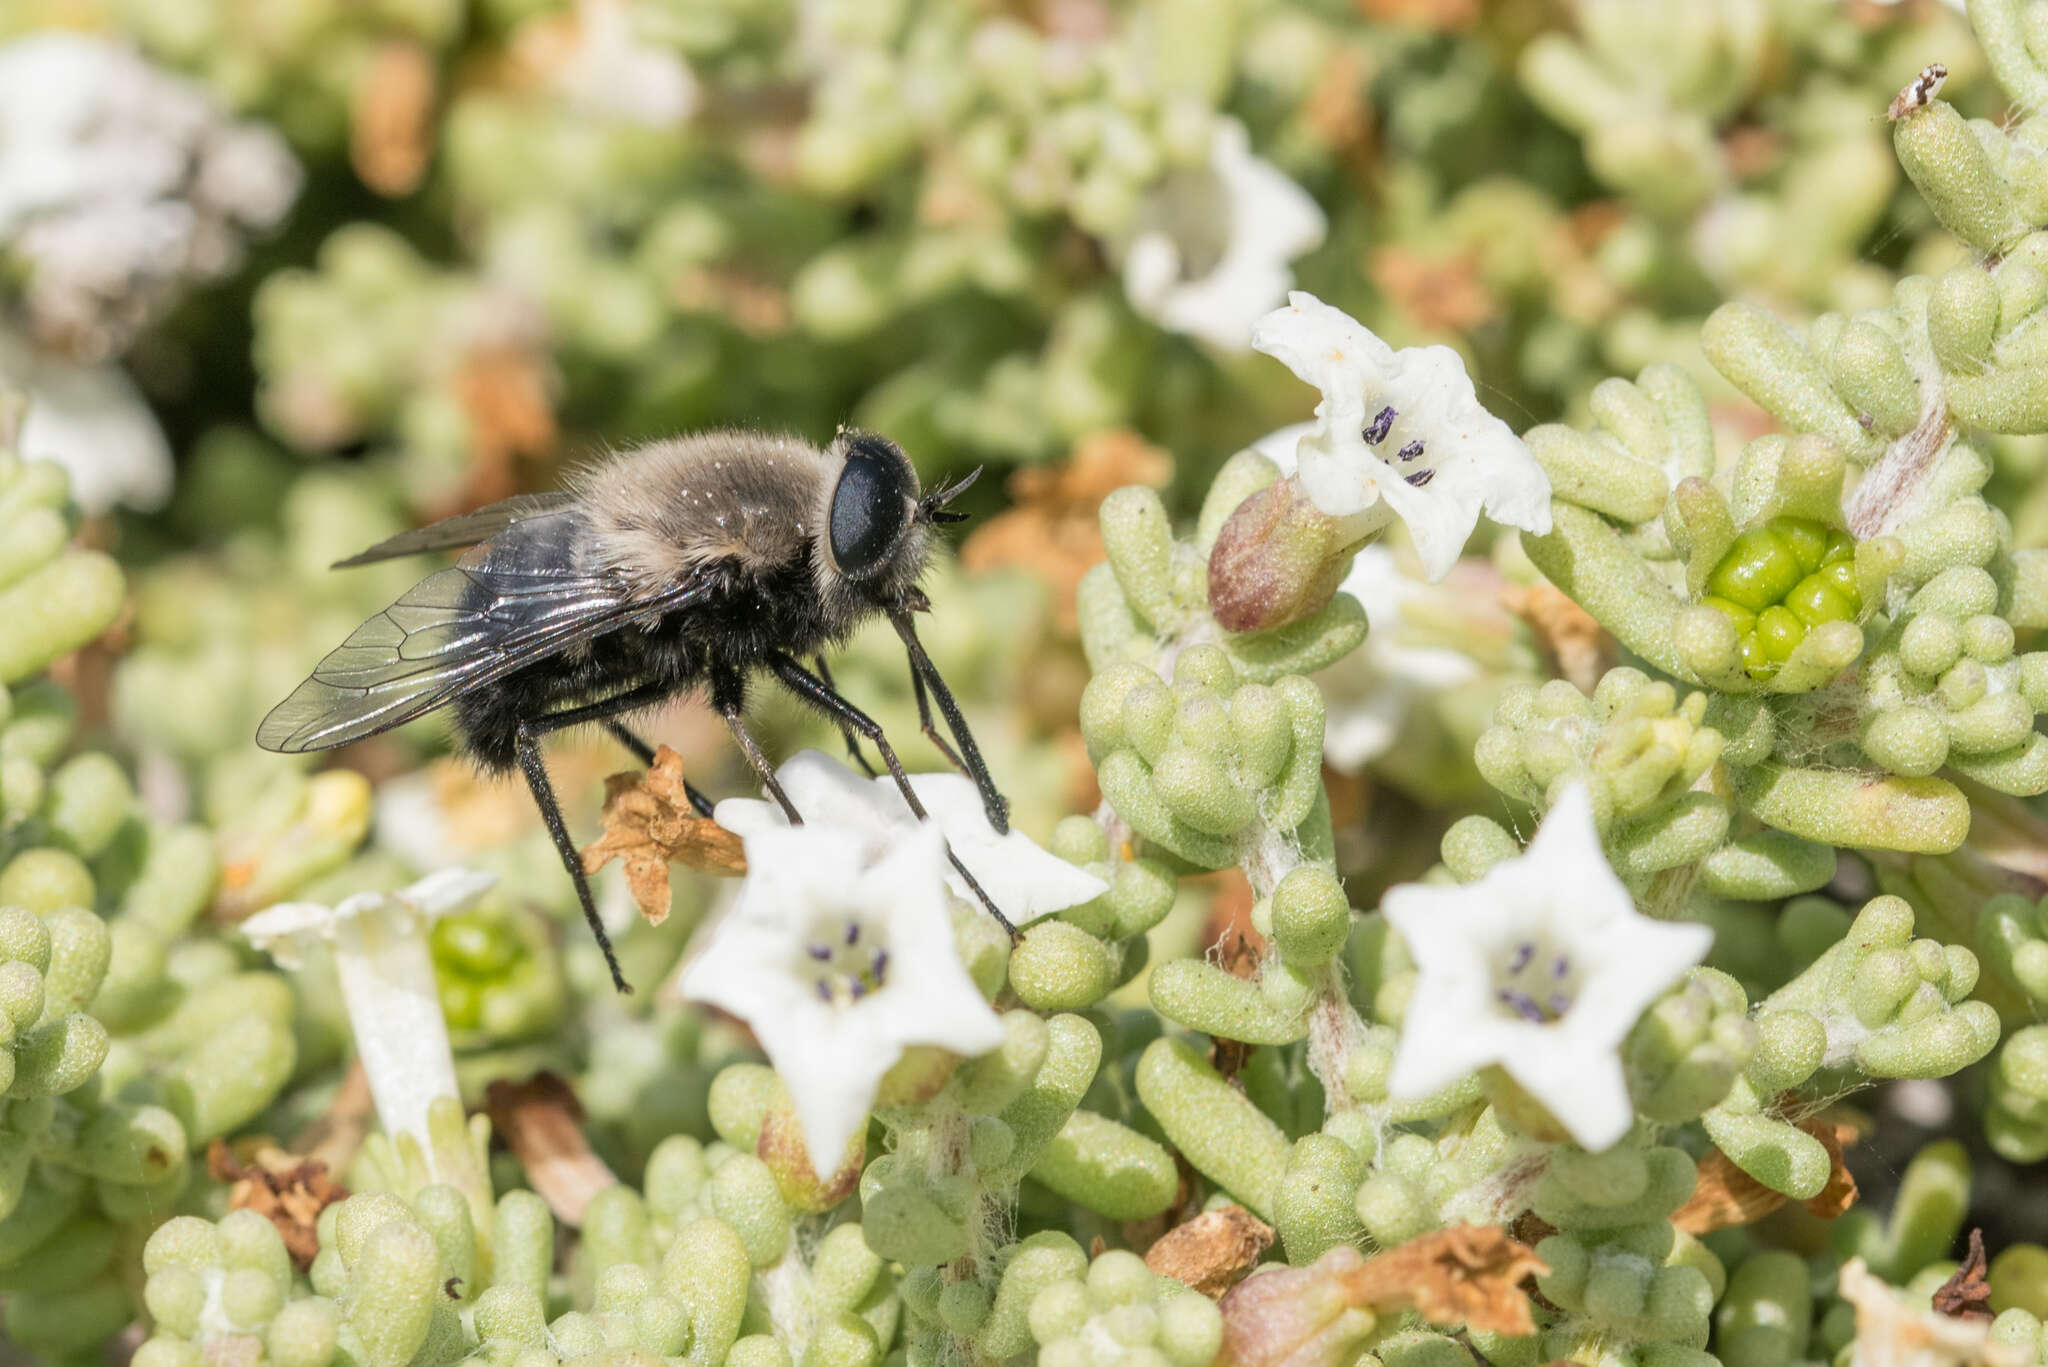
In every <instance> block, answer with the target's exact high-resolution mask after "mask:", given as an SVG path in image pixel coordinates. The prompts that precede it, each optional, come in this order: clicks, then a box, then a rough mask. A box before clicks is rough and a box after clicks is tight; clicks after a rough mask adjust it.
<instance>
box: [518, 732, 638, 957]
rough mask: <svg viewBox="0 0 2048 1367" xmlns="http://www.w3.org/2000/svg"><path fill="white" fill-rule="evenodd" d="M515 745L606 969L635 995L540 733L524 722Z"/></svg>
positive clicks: (534, 798)
mask: <svg viewBox="0 0 2048 1367" xmlns="http://www.w3.org/2000/svg"><path fill="white" fill-rule="evenodd" d="M513 745H514V748H515V749H516V751H517V753H518V756H519V769H520V772H522V773H524V774H525V775H526V786H527V787H528V788H529V789H531V790H532V792H533V803H534V805H535V806H536V807H538V808H540V816H541V820H542V821H544V822H546V823H547V828H548V835H549V836H550V837H552V838H553V840H554V842H555V853H557V854H559V855H560V856H561V857H562V867H563V868H564V869H566V870H567V871H568V874H569V881H570V882H572V883H574V884H575V885H576V900H577V901H578V902H579V903H581V904H582V906H583V919H584V921H585V922H586V923H588V925H589V926H590V933H591V934H592V935H594V936H595V937H597V947H598V949H600V950H602V951H603V953H604V962H605V967H606V968H609V969H610V970H611V974H612V986H613V987H615V988H617V989H618V990H619V991H620V992H623V993H631V992H632V990H633V989H632V987H631V986H629V985H628V984H627V982H626V976H625V974H623V973H621V972H620V971H619V956H618V954H617V953H616V952H615V951H614V950H613V949H612V940H611V936H609V935H607V934H605V931H604V922H603V921H601V920H599V919H598V915H597V903H596V902H595V901H594V900H593V899H592V898H591V895H590V880H589V879H588V878H586V877H584V876H583V857H582V855H581V854H579V853H578V852H577V849H576V844H575V842H574V841H572V840H570V839H569V827H568V825H567V823H565V822H564V821H563V820H562V805H561V803H559V802H557V801H556V800H555V788H554V785H553V784H552V783H549V782H548V767H547V763H546V761H545V760H543V759H542V758H541V754H540V738H539V732H538V731H537V730H536V729H535V727H534V726H533V725H532V724H531V723H527V722H521V723H520V724H519V730H518V731H517V733H515V736H514V739H513Z"/></svg>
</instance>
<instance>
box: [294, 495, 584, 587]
mask: <svg viewBox="0 0 2048 1367" xmlns="http://www.w3.org/2000/svg"><path fill="white" fill-rule="evenodd" d="M570 501H571V497H570V495H568V494H566V493H552V494H520V495H519V496H518V497H516V498H507V499H501V500H500V501H498V502H496V503H490V504H486V505H485V506H484V507H481V508H478V509H477V510H476V511H474V512H469V513H462V514H460V515H459V516H456V517H444V518H442V519H441V520H440V521H439V522H430V523H428V524H427V525H426V526H424V527H415V528H413V529H412V530H411V531H409V532H400V533H399V534H398V535H397V536H394V537H389V538H387V539H386V540H383V541H379V542H378V543H377V544H376V545H374V546H372V547H370V549H368V550H366V551H360V552H358V553H357V554H355V555H352V556H350V557H349V558H348V559H346V560H337V561H335V562H334V568H335V569H338V570H345V569H349V568H351V567H353V566H356V565H369V564H374V563H375V562H376V561H379V560H395V559H397V558H398V557H399V556H401V555H418V554H420V553H421V552H423V551H445V550H452V549H454V548H455V547H457V546H474V545H476V544H477V543H478V542H479V541H488V540H490V539H491V538H492V537H494V536H496V535H498V533H500V532H502V531H504V530H505V529H506V528H507V527H510V526H511V525H512V524H513V523H515V522H521V521H524V520H526V519H528V518H536V517H546V516H550V515H553V514H556V513H560V512H562V511H563V510H564V509H566V508H567V507H568V506H569V503H570Z"/></svg>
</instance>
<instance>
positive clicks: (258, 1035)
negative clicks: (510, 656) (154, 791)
mask: <svg viewBox="0 0 2048 1367" xmlns="http://www.w3.org/2000/svg"><path fill="white" fill-rule="evenodd" d="M72 729H73V706H72V703H71V700H70V697H69V695H68V694H66V693H64V692H63V691H61V690H59V689H57V688H55V687H54V686H52V685H49V684H47V683H39V682H31V683H26V684H22V685H20V686H19V687H17V688H15V689H13V690H11V691H9V690H5V689H0V791H4V792H5V794H6V796H7V798H8V799H10V800H9V801H8V802H7V804H6V807H5V819H4V821H0V998H4V1000H0V1037H4V1047H0V1075H4V1077H5V1079H6V1085H5V1086H4V1087H0V1296H4V1297H5V1301H6V1308H5V1316H6V1332H7V1333H8V1335H9V1336H10V1337H11V1338H12V1339H13V1340H14V1341H15V1342H18V1343H21V1344H23V1345H25V1346H29V1347H31V1348H32V1349H33V1350H35V1351H38V1352H45V1353H50V1354H53V1355H60V1354H66V1353H70V1352H74V1351H78V1350H82V1349H86V1348H89V1347H91V1346H93V1345H95V1344H97V1343H99V1342H100V1341H102V1340H104V1339H105V1338H107V1337H108V1336H109V1335H111V1334H113V1333H115V1332H117V1331H118V1330H119V1328H120V1327H121V1326H122V1325H124V1324H125V1323H127V1322H128V1321H129V1320H130V1319H131V1318H132V1317H133V1316H134V1313H135V1307H134V1305H133V1302H132V1298H131V1296H130V1294H129V1291H128V1288H127V1283H126V1281H125V1279H124V1272H125V1265H124V1262H123V1259H122V1257H121V1255H120V1250H121V1249H122V1248H129V1247H132V1246H133V1244H134V1243H135V1242H136V1241H138V1240H139V1239H140V1238H141V1237H142V1235H143V1234H144V1233H145V1232H146V1231H147V1230H148V1229H149V1228H151V1227H152V1226H153V1225H154V1224H155V1223H156V1222H157V1221H159V1220H161V1219H162V1218H163V1217H164V1215H165V1214H166V1213H167V1212H169V1211H170V1210H171V1209H173V1208H175V1204H176V1202H177V1201H178V1199H179V1197H180V1195H181V1193H183V1192H184V1191H185V1189H186V1188H187V1186H188V1184H189V1183H190V1181H191V1178H192V1175H193V1165H192V1163H191V1158H190V1155H191V1154H192V1153H194V1152H195V1151H198V1150H201V1149H203V1148H204V1147H205V1146H206V1145H207V1144H208V1143H209V1142H211V1141H212V1140H213V1139H215V1138H218V1137H221V1136H223V1135H226V1134H228V1133H229V1132H231V1131H233V1130H235V1129H238V1128H239V1127H241V1126H243V1125H246V1124H247V1123H248V1122H249V1121H250V1120H251V1119H252V1118H254V1117H255V1116H256V1115H257V1114H258V1113H259V1112H261V1111H262V1110H263V1109H264V1108H265V1107H267V1106H269V1105H270V1104H271V1103H272V1101H274V1100H275V1099H276V1098H277V1096H278V1094H279V1093H280V1091H281V1090H282V1089H283V1088H284V1086H285V1084H286V1082H287V1081H288V1079H289V1078H290V1077H291V1075H292V1071H293V1068H294V1065H295V1062H296V1058H297V1045H296V1040H295V1037H294V1031H293V1006H294V1003H293V998H292V994H291V992H290V990H289V989H288V988H287V987H286V986H285V984H284V982H283V981H282V980H281V979H280V978H278V977H276V976H275V975H273V974H269V973H249V972H243V971H241V962H240V960H239V958H238V957H237V956H236V954H235V953H234V952H233V951H232V950H231V949H229V948H228V947H226V946H225V945H222V944H219V943H218V942H212V941H206V940H200V939H195V938H193V937H191V935H190V933H189V932H190V930H191V928H192V926H193V924H194V922H195V921H196V919H197V918H198V916H199V915H200V913H202V912H203V911H205V910H206V908H207V907H208V905H209V904H210V903H211V902H212V901H213V899H214V897H215V895H216V889H217V885H218V883H219V881H220V877H221V875H220V864H219V859H218V856H217V854H216V849H215V837H214V836H213V835H212V834H211V833H210V832H209V831H207V830H206V829H205V828H202V827H199V826H194V825H176V824H172V823H168V822H163V821H160V820H157V819H155V818H152V817H149V816H146V815H145V814H144V813H143V811H142V809H141V805H140V803H139V802H138V800H137V797H136V794H135V792H134V790H133V787H132V786H131V785H130V783H129V781H128V779H127V777H126V775H125V774H124V773H123V772H122V770H121V769H120V767H119V766H118V765H117V764H115V763H114V762H113V761H112V760H111V759H109V758H108V757H107V756H105V755H103V754H97V753H93V752H89V751H88V752H83V753H78V754H74V755H72V756H70V757H69V758H62V756H64V754H65V751H66V749H67V746H68V744H69V742H70V740H71V734H72ZM358 782H359V780H358ZM17 804H18V805H17ZM359 834H360V832H358V835H359Z"/></svg>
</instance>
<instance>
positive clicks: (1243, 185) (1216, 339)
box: [1122, 119, 1328, 351]
mask: <svg viewBox="0 0 2048 1367" xmlns="http://www.w3.org/2000/svg"><path fill="white" fill-rule="evenodd" d="M1187 177H1206V178H1207V179H1206V181H1205V182H1204V183H1202V184H1201V185H1200V186H1199V187H1191V186H1189V185H1186V184H1182V183H1179V182H1180V179H1181V178H1187ZM1191 189H1199V190H1200V191H1201V193H1190V190H1191ZM1219 200H1220V201H1221V207H1222V214H1223V218H1224V223H1223V225H1222V227H1223V229H1224V231H1225V233H1226V234H1227V235H1226V237H1225V238H1224V241H1223V243H1222V246H1221V249H1220V251H1219V250H1217V249H1216V248H1215V246H1214V245H1213V238H1214V235H1215V233H1216V231H1217V227H1218V225H1217V223H1216V217H1217V213H1216V202H1217V201H1219ZM1139 217H1140V221H1141V222H1142V223H1145V224H1147V225H1148V226H1146V227H1144V228H1143V229H1141V230H1140V231H1139V232H1137V233H1136V234H1134V235H1133V236H1132V238H1131V239H1130V241H1128V242H1127V243H1125V244H1124V246H1123V248H1122V251H1123V262H1124V267H1123V269H1124V295H1125V297H1126V298H1128V299H1129V300H1130V302H1131V307H1132V309H1134V310H1135V311H1136V312H1138V313H1139V314H1141V315H1143V316H1145V317H1147V318H1150V319H1152V320H1153V321H1154V322H1156V323H1158V324H1159V325H1160V326H1161V327H1164V328H1167V329H1168V330H1170V331H1173V332H1182V333H1186V334H1187V335H1189V336H1191V337H1199V338H1201V339H1202V340H1203V341H1205V342H1208V343H1209V344H1211V345H1212V346H1215V347H1218V348H1220V349H1222V350H1226V351H1243V350H1244V349H1245V348H1246V347H1247V346H1248V345H1249V344H1250V343H1251V339H1252V327H1253V325H1254V324H1255V323H1256V322H1257V321H1258V319H1259V316H1260V315H1261V314H1263V313H1264V312H1265V311H1266V310H1268V309H1270V308H1272V307H1273V304H1274V303H1275V301H1277V300H1278V299H1280V298H1281V296H1282V295H1284V294H1285V293H1286V290H1287V287H1288V286H1289V285H1290V284H1292V283H1293V280H1294V276H1293V272H1292V271H1291V270H1290V269H1289V263H1290V262H1292V261H1293V260H1294V259H1295V258H1296V257H1298V256H1301V255H1302V254H1303V253H1305V252H1308V251H1310V250H1312V249H1313V248H1315V247H1316V246H1317V245H1318V244H1319V243H1321V242H1322V240H1323V233H1324V231H1325V230H1326V228H1327V227H1328V223H1327V220H1325V219H1324V217H1323V211H1322V209H1321V207H1320V206H1318V205H1317V204H1316V202H1315V200H1314V198H1313V197H1311V196H1310V195H1309V194H1308V192H1307V191H1305V190H1303V189H1302V188H1301V187H1300V186H1299V185H1296V184H1295V183H1294V182H1293V181H1292V180H1290V179H1288V178H1287V175H1286V174H1285V173H1284V172H1282V171H1281V170H1280V168H1279V167H1277V166H1274V165H1273V164H1272V163H1271V162H1268V161H1263V160H1261V159H1260V158H1258V157H1255V156H1253V155H1252V152H1251V137H1250V135H1249V134H1248V133H1247V132H1246V131H1245V127H1244V125H1243V124H1242V123H1240V122H1238V121H1237V120H1236V119H1222V120H1219V121H1218V123H1217V125H1216V130H1215V133H1214V140H1213V142H1212V143H1211V147H1210V154H1209V165H1208V166H1207V167H1206V168H1204V170H1202V171H1197V172H1182V173H1177V176H1170V177H1169V178H1168V180H1167V182H1166V183H1165V184H1164V185H1162V186H1161V187H1160V189H1159V190H1158V191H1157V192H1155V193H1154V195H1153V196H1152V197H1151V198H1150V199H1149V200H1148V201H1147V204H1146V205H1145V207H1144V209H1142V210H1141V212H1140V215H1139ZM1184 244H1185V245H1184ZM1204 258H1213V260H1210V261H1209V262H1208V264H1206V265H1205V266H1200V267H1195V269H1199V270H1200V272H1201V273H1200V274H1199V275H1195V276H1192V277H1191V276H1190V275H1189V274H1188V272H1189V270H1190V262H1191V261H1196V260H1202V259H1204Z"/></svg>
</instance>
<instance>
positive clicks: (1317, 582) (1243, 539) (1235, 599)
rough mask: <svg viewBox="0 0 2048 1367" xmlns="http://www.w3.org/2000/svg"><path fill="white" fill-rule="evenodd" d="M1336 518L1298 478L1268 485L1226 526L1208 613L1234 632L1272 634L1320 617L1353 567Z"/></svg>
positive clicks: (1213, 557) (1214, 555)
mask: <svg viewBox="0 0 2048 1367" xmlns="http://www.w3.org/2000/svg"><path fill="white" fill-rule="evenodd" d="M1353 549H1355V547H1351V546H1347V545H1344V544H1342V540H1341V533H1340V531H1339V528H1338V524H1337V521H1336V519H1335V518H1332V517H1331V516H1329V514H1327V513H1325V512H1323V511H1322V510H1320V509H1319V508H1317V507H1316V506H1315V504H1313V503H1311V502H1310V501H1309V497H1308V495H1307V494H1306V493H1304V492H1303V491H1302V488H1301V483H1300V481H1299V480H1296V479H1292V478H1290V479H1283V480H1281V481H1280V482H1279V483H1278V484H1270V485H1268V486H1266V487H1265V488H1264V489H1261V490H1259V491H1258V492H1257V493H1255V494H1253V495H1252V496H1251V497H1250V498H1247V499H1246V500H1245V501H1244V502H1243V503H1240V504H1239V505H1238V507H1237V511H1236V512H1234V513H1232V514H1231V515H1230V516H1229V517H1228V518H1227V519H1226V520H1225V521H1224V523H1223V528H1222V530H1221V531H1220V532H1218V533H1217V535H1216V546H1215V548H1214V549H1213V550H1211V551H1210V552H1209V609H1210V611H1211V612H1213V613H1215V614H1216V620H1217V621H1218V622H1220V623H1222V624H1223V626H1224V628H1225V629H1226V630H1229V631H1240V632H1243V631H1271V630H1273V629H1274V628H1275V627H1283V626H1286V625H1287V624H1288V623H1290V622H1299V621H1301V620H1302V619H1303V618H1305V617H1308V616H1310V615H1311V614H1313V613H1315V612H1317V611H1318V610H1320V609H1321V608H1322V607H1323V606H1324V605H1325V604H1326V603H1328V602H1329V601H1330V599H1331V597H1332V596H1333V595H1334V594H1335V593H1336V592H1337V585H1338V584H1340V583H1342V582H1343V579H1344V571H1345V570H1346V569H1347V568H1348V567H1349V565H1350V563H1351V561H1350V555H1349V552H1350V551H1351V550H1353Z"/></svg>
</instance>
